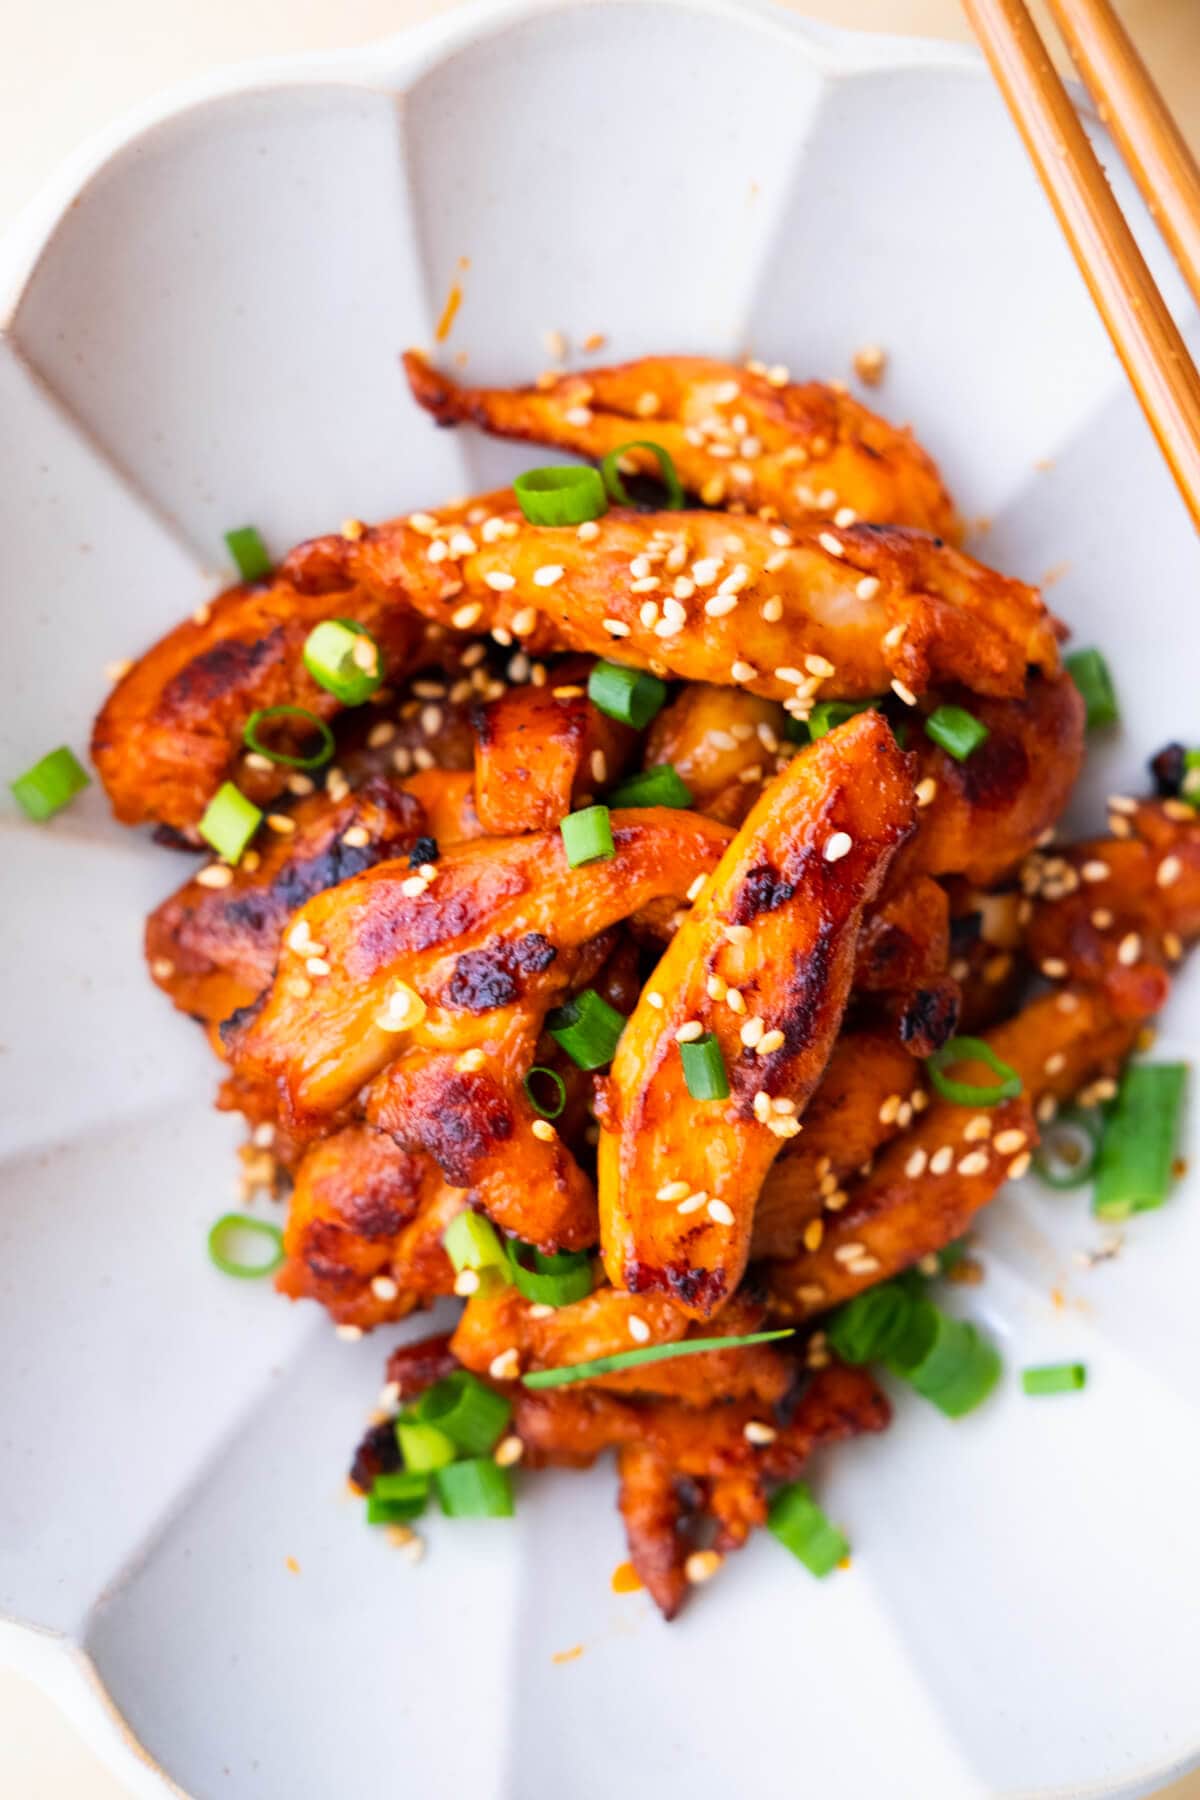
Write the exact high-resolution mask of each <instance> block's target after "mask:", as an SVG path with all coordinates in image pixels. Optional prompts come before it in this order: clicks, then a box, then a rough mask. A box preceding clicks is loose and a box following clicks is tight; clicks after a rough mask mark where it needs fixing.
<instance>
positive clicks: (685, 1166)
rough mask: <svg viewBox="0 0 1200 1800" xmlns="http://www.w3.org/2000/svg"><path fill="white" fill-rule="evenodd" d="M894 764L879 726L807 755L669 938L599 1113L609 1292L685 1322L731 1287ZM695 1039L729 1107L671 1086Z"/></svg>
mask: <svg viewBox="0 0 1200 1800" xmlns="http://www.w3.org/2000/svg"><path fill="white" fill-rule="evenodd" d="M908 769H909V765H908V762H907V760H906V758H905V756H904V755H903V753H902V752H901V751H900V750H899V748H898V747H897V745H896V741H895V738H894V737H893V736H892V733H891V731H890V729H889V728H888V726H887V724H886V723H885V722H884V720H883V719H882V718H881V717H880V716H879V715H878V714H877V713H861V714H859V715H858V716H857V717H856V718H853V719H850V720H848V721H847V723H846V724H845V725H843V726H841V727H840V728H839V729H838V730H836V731H833V732H831V733H830V734H829V735H828V736H826V737H824V738H822V739H821V740H820V742H819V743H817V744H814V745H812V746H811V747H810V748H809V749H808V750H807V751H806V752H805V753H804V754H803V755H801V756H798V757H796V758H795V759H794V760H793V761H792V762H791V763H789V765H788V766H787V768H786V769H785V770H784V771H783V773H782V774H781V775H779V776H778V777H777V779H776V780H775V781H774V782H773V783H772V785H771V786H770V788H768V790H767V791H766V793H765V794H764V795H763V797H762V799H761V800H760V801H759V803H758V805H757V806H756V807H755V808H754V811H753V812H752V813H751V814H750V817H749V818H748V819H747V820H746V822H745V824H744V825H743V826H742V829H741V831H740V832H739V833H738V835H737V837H736V838H735V839H734V841H733V843H732V844H731V845H730V847H729V850H728V851H727V852H726V854H725V856H724V857H723V858H722V860H721V863H720V866H719V867H718V869H717V871H716V873H715V875H714V876H713V877H712V879H711V881H709V882H708V883H707V884H706V886H705V888H704V890H703V891H702V893H701V894H700V895H699V896H698V897H697V899H696V900H695V903H694V905H693V908H692V912H691V914H690V915H689V916H688V918H687V919H686V920H685V921H684V923H683V924H682V925H681V926H680V928H679V931H678V932H677V933H676V936H675V938H674V939H673V941H672V943H671V945H670V947H669V948H668V950H667V952H666V954H665V955H664V957H663V960H662V962H661V963H660V964H659V966H658V968H657V970H656V971H655V973H654V975H653V976H652V978H651V983H650V985H649V987H648V988H647V989H646V992H645V993H644V994H643V996H642V999H641V1000H640V1001H639V1004H638V1006H637V1009H636V1011H635V1012H634V1014H633V1017H632V1018H631V1019H630V1021H629V1023H628V1025H627V1026H626V1028H625V1031H624V1033H623V1035H622V1037H621V1041H620V1043H619V1044H618V1046H617V1053H616V1056H615V1057H614V1059H613V1065H612V1075H611V1079H610V1081H609V1083H608V1087H607V1090H606V1094H605V1097H604V1101H603V1105H602V1106H599V1105H598V1107H597V1112H598V1116H600V1120H601V1134H600V1149H599V1164H598V1166H599V1185H600V1221H601V1243H602V1246H603V1250H604V1262H605V1267H606V1269H607V1271H608V1275H609V1279H610V1280H611V1281H612V1283H613V1285H614V1286H615V1287H622V1288H627V1289H628V1290H629V1291H630V1292H631V1293H637V1294H641V1293H647V1292H650V1293H666V1294H669V1295H671V1296H672V1297H673V1298H674V1299H675V1300H676V1301H677V1303H678V1304H679V1305H680V1306H681V1307H682V1308H683V1310H684V1311H685V1312H687V1313H688V1314H690V1315H691V1316H692V1317H695V1318H708V1317H710V1316H711V1315H712V1314H713V1313H715V1312H717V1311H719V1309H720V1308H721V1307H722V1306H723V1305H724V1303H725V1302H726V1301H727V1300H728V1299H729V1297H730V1295H731V1294H732V1293H733V1292H734V1290H735V1289H736V1287H737V1285H738V1282H739V1281H740V1280H741V1277H742V1273H743V1271H744V1269H745V1266H746V1258H747V1255H748V1253H749V1247H750V1234H751V1230H752V1226H753V1218H754V1203H755V1199H756V1196H757V1193H758V1189H759V1187H760V1186H761V1184H762V1181H763V1179H764V1177H765V1175H766V1173H767V1170H768V1169H769V1168H770V1166H771V1163H772V1162H773V1160H774V1158H775V1156H776V1155H777V1154H778V1152H779V1150H780V1148H781V1145H782V1142H783V1140H784V1138H785V1137H788V1136H793V1135H795V1133H796V1131H797V1129H798V1121H797V1114H799V1113H802V1112H803V1110H804V1107H805V1105H806V1104H807V1102H808V1099H809V1096H810V1095H811V1094H812V1092H813V1089H814V1088H815V1087H816V1085H817V1082H818V1081H819V1079H820V1076H821V1072H822V1070H823V1069H824V1067H825V1064H826V1062H827V1061H828V1059H829V1053H830V1050H831V1048H832V1044H833V1040H834V1038H835V1036H836V1034H837V1031H838V1027H839V1025H840V1024H841V1018H842V1013H843V1011H844V1009H845V1004H846V998H847V994H848V992H849V988H850V981H851V976H852V974H853V969H854V957H855V950H856V945H857V940H858V932H859V926H860V923H861V920H862V913H863V908H864V906H866V905H867V904H868V903H869V902H870V901H871V900H873V899H874V898H875V896H876V895H877V893H878V891H879V888H880V886H881V885H882V882H883V879H884V877H885V875H886V873H887V869H888V865H889V863H890V861H891V859H892V856H893V855H894V853H895V850H896V847H897V845H898V844H900V843H901V842H902V841H903V839H904V837H905V836H906V834H907V833H908V832H909V831H910V830H911V828H912V822H913V818H914V814H915V807H914V802H913V796H912V784H911V780H910V778H909V774H908ZM731 991H732V992H733V993H734V995H735V996H736V1000H735V1003H734V1004H732V1005H731V1004H730V999H729V995H730V992H731ZM656 1001H657V1004H656ZM702 1030H703V1031H708V1032H711V1033H712V1035H713V1036H714V1037H715V1039H716V1041H717V1044H718V1045H719V1047H720V1051H721V1056H722V1059H723V1062H724V1066H725V1068H726V1070H727V1072H728V1078H729V1083H730V1088H731V1095H730V1098H729V1099H728V1100H697V1099H693V1098H692V1096H691V1094H690V1093H689V1091H688V1088H687V1085H686V1083H685V1080H684V1074H683V1061H682V1052H681V1048H680V1044H679V1042H678V1041H677V1040H678V1034H679V1033H680V1032H681V1031H682V1032H683V1033H684V1035H685V1037H693V1038H694V1037H698V1036H699V1035H700V1032H701V1031H702ZM760 1096H761V1098H760ZM776 1102H778V1103H779V1105H778V1106H777V1105H776Z"/></svg>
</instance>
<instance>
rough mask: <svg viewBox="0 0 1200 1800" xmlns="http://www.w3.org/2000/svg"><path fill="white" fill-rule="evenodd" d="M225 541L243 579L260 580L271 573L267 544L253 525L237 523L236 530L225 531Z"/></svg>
mask: <svg viewBox="0 0 1200 1800" xmlns="http://www.w3.org/2000/svg"><path fill="white" fill-rule="evenodd" d="M225 542H226V544H227V545H228V548H229V554H230V556H232V558H233V560H234V562H235V563H236V564H237V572H238V574H239V575H240V576H241V578H242V580H243V581H261V580H262V579H263V577H264V576H265V575H269V574H270V573H271V558H270V556H269V555H268V554H267V546H266V545H265V544H264V543H263V541H262V538H261V537H260V536H259V534H258V532H257V530H256V529H255V527H254V526H253V525H239V526H238V528H237V530H236V531H227V532H226V533H225Z"/></svg>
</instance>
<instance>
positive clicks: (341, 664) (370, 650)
mask: <svg viewBox="0 0 1200 1800" xmlns="http://www.w3.org/2000/svg"><path fill="white" fill-rule="evenodd" d="M304 666H305V668H306V669H307V670H308V672H309V674H310V675H311V676H312V678H313V680H314V681H315V682H316V683H317V685H318V687H323V688H324V689H325V691H326V693H329V694H333V695H334V696H335V698H336V699H338V700H340V701H341V702H342V705H343V706H361V705H362V703H363V701H364V700H369V699H370V698H371V695H372V694H373V693H374V692H375V690H376V688H377V687H379V686H380V684H381V683H382V681H383V657H382V655H381V653H380V649H379V645H378V644H377V643H376V642H375V639H374V638H373V637H372V636H371V633H370V632H369V631H368V630H367V628H366V626H365V625H359V624H358V623H357V622H356V621H355V620H354V619H325V620H324V621H323V622H322V623H321V624H320V625H316V626H314V627H313V629H312V630H311V631H310V632H309V634H308V637H307V638H306V639H305V643H304Z"/></svg>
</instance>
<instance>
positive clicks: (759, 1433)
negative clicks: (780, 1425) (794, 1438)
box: [742, 1419, 779, 1444]
mask: <svg viewBox="0 0 1200 1800" xmlns="http://www.w3.org/2000/svg"><path fill="white" fill-rule="evenodd" d="M778 1435H779V1434H778V1432H777V1431H776V1430H775V1427H774V1426H773V1425H767V1424H765V1423H764V1422H763V1421H762V1420H761V1419H747V1420H746V1423H745V1424H744V1425H743V1426H742V1436H743V1437H744V1438H745V1440H746V1442H747V1443H748V1444H773V1443H774V1442H775V1439H776V1438H777V1437H778Z"/></svg>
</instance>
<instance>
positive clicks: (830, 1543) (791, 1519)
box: [767, 1481, 850, 1577]
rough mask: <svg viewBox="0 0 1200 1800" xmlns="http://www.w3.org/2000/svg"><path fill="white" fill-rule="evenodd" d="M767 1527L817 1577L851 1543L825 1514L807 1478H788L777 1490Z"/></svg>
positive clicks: (833, 1565)
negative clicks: (789, 1479) (798, 1479)
mask: <svg viewBox="0 0 1200 1800" xmlns="http://www.w3.org/2000/svg"><path fill="white" fill-rule="evenodd" d="M767 1530H768V1531H769V1532H770V1533H771V1534H772V1536H773V1537H777V1538H778V1539H779V1542H780V1543H781V1544H782V1545H783V1547H784V1549H785V1550H790V1551H791V1553H792V1555H793V1556H794V1557H795V1558H796V1559H797V1561H799V1562H802V1563H803V1564H804V1566H805V1568H806V1569H807V1570H808V1572H809V1574H810V1575H816V1576H817V1577H821V1576H824V1575H829V1574H831V1573H832V1572H833V1570H834V1569H836V1568H837V1566H838V1564H839V1563H840V1562H841V1561H842V1560H843V1559H844V1558H845V1557H846V1556H848V1555H849V1553H850V1545H849V1544H848V1543H847V1541H846V1539H845V1538H844V1537H843V1536H842V1534H841V1532H840V1531H839V1530H838V1529H837V1526H836V1525H831V1524H830V1522H829V1520H828V1519H827V1518H826V1517H825V1514H824V1513H823V1512H822V1511H821V1508H820V1507H819V1506H818V1505H817V1503H816V1501H815V1500H814V1499H813V1497H812V1489H811V1488H810V1487H809V1485H808V1483H807V1482H806V1481H789V1482H788V1483H787V1485H786V1486H785V1487H781V1488H778V1489H777V1490H776V1492H775V1494H774V1495H773V1497H772V1500H771V1505H770V1510H769V1511H768V1513H767Z"/></svg>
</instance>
